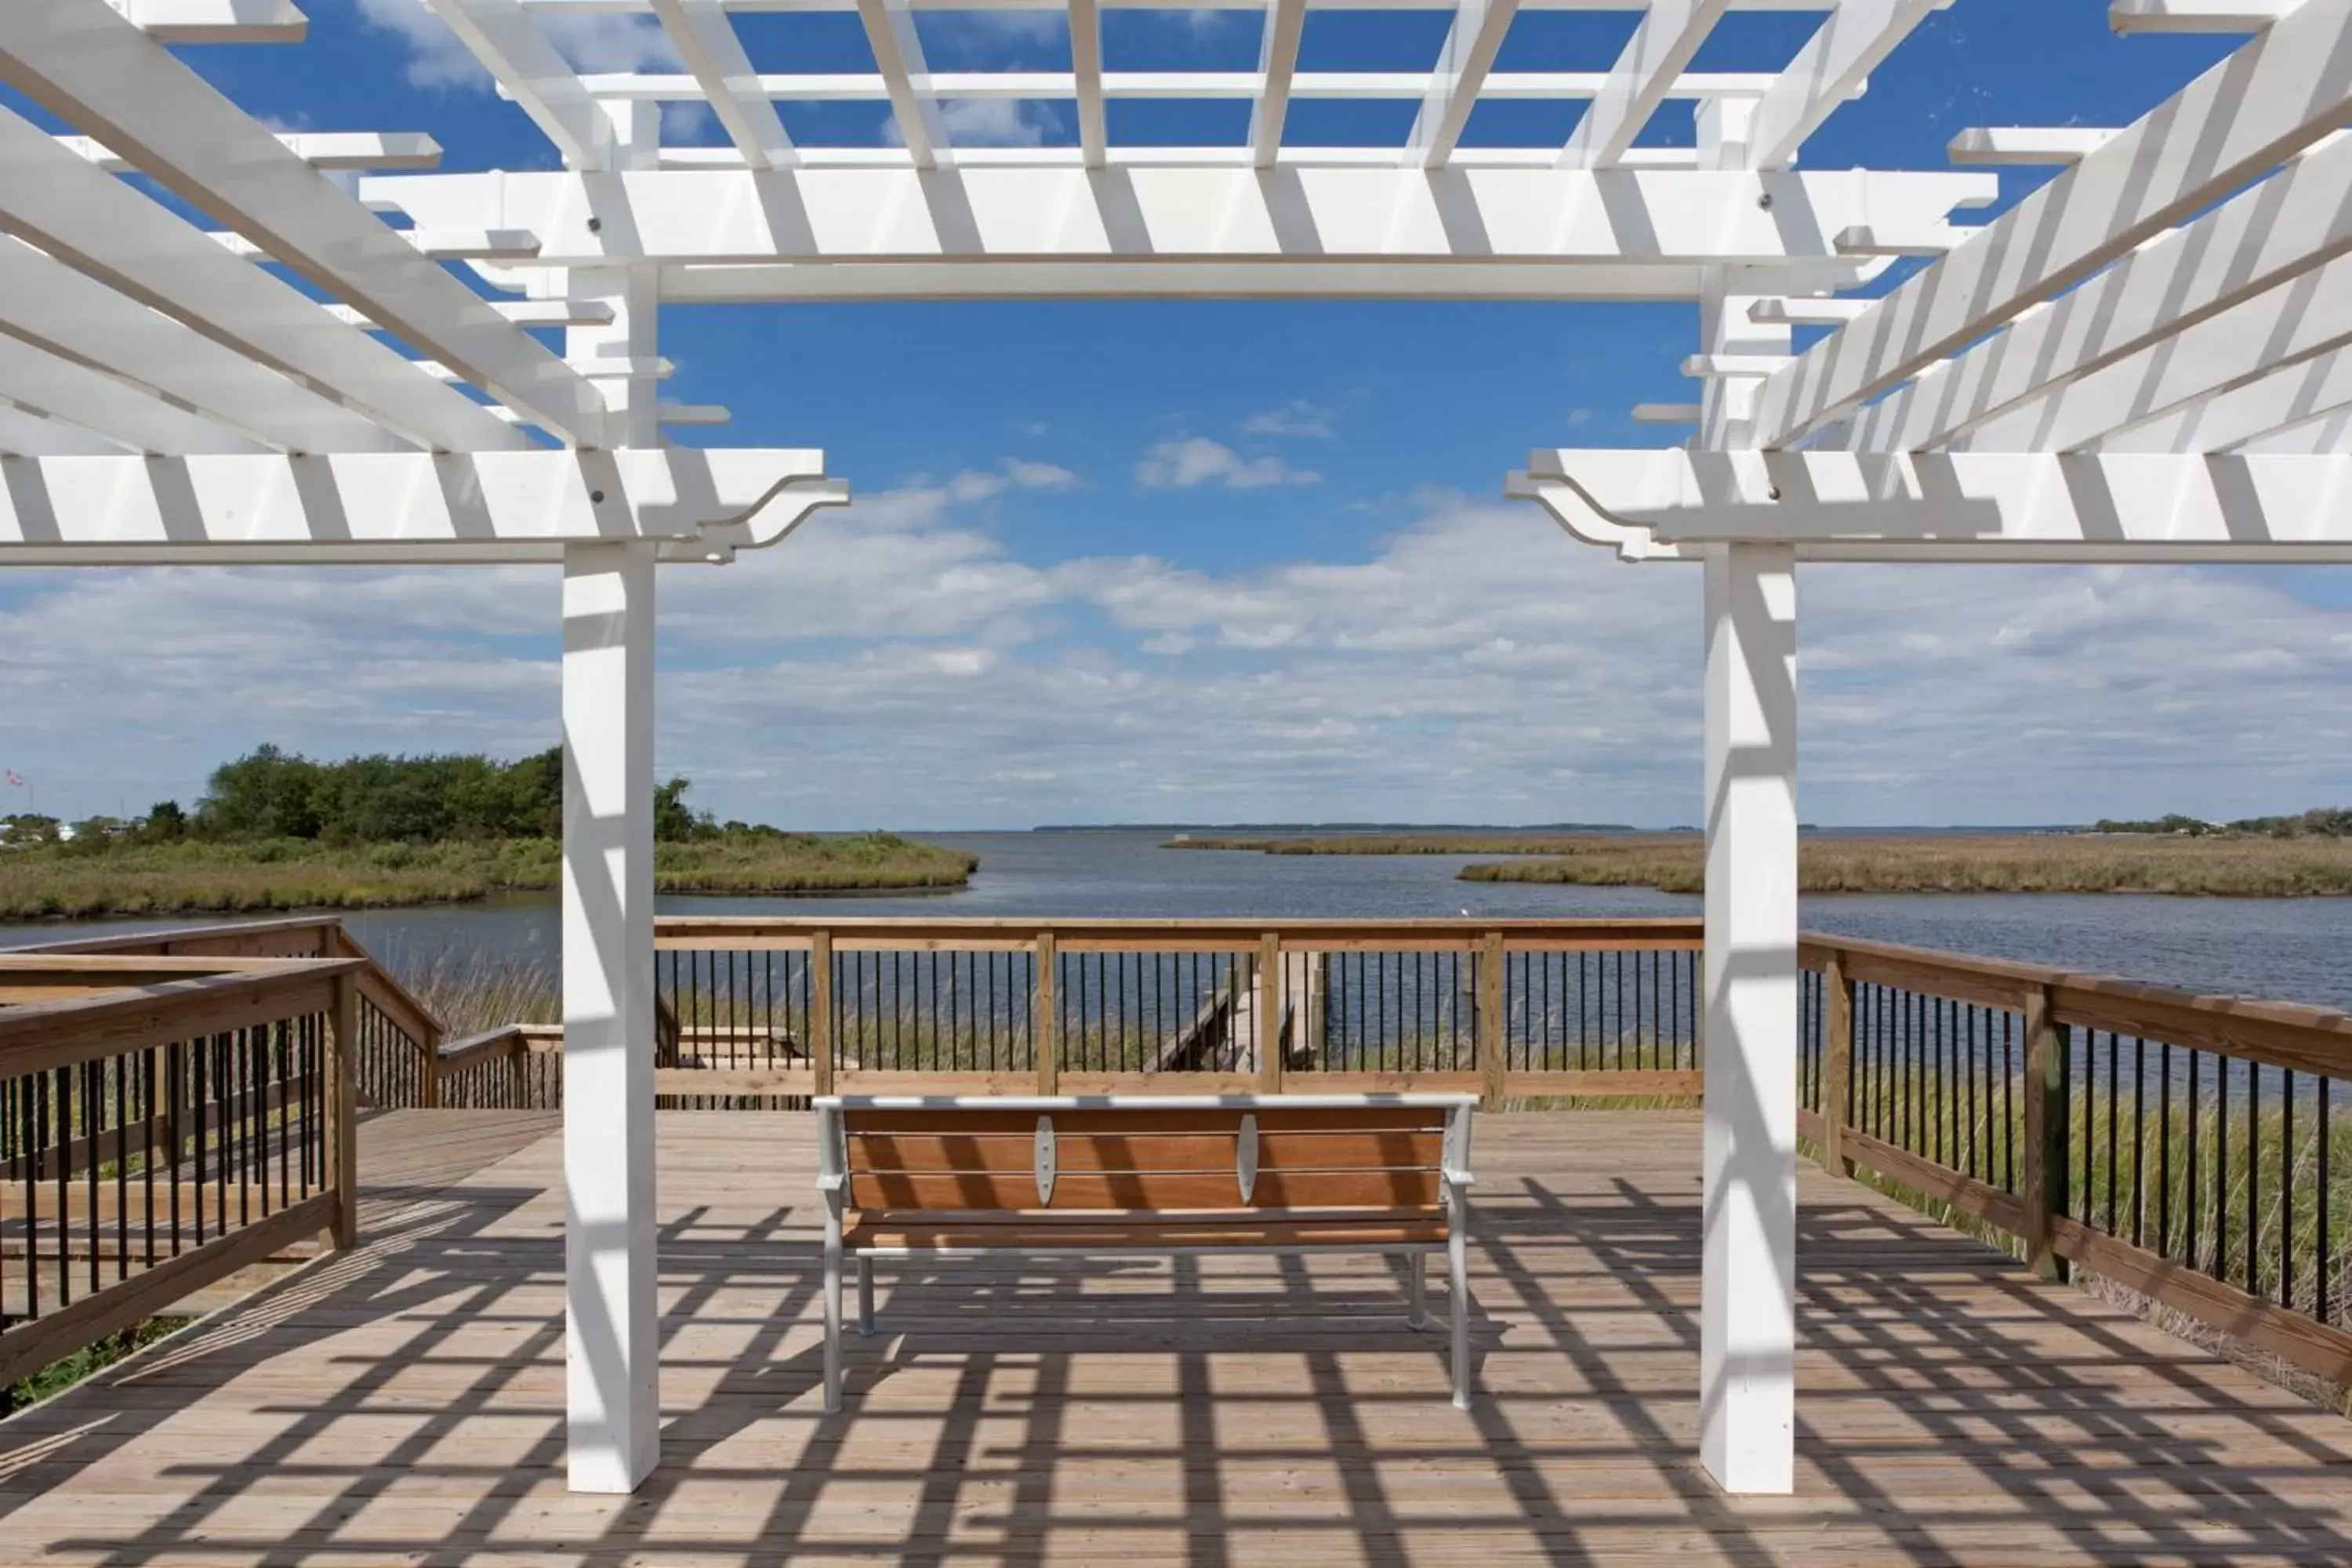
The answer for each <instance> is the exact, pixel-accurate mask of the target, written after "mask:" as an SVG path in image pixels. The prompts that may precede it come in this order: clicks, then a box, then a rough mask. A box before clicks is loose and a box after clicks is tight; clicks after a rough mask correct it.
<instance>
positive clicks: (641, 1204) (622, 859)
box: [563, 542, 661, 1492]
mask: <svg viewBox="0 0 2352 1568" xmlns="http://www.w3.org/2000/svg"><path fill="white" fill-rule="evenodd" d="M654 552H655V547H654V546H653V545H651V544H648V543H640V542H616V543H609V544H607V543H597V544H570V545H566V546H565V547H564V552H563V1182H564V1192H565V1194H566V1210H565V1215H564V1229H563V1290H564V1309H565V1310H564V1360H565V1366H566V1397H565V1413H566V1423H565V1425H566V1432H567V1436H568V1438H569V1455H570V1474H571V1484H572V1490H574V1491H587V1492H626V1491H633V1490H635V1489H636V1486H637V1484H638V1483H639V1482H641V1481H643V1480H644V1479H646V1476H647V1475H648V1474H649V1473H651V1471H652V1470H653V1468H654V1462H655V1460H656V1458H657V1456H658V1453H659V1449H660V1421H661V1400H660V1394H659V1389H658V1387H657V1363H658V1361H659V1355H660V1325H659V1321H658V1313H659V1307H658V1303H657V1302H656V1293H655V1286H656V1269H657V1268H658V1263H657V1259H656V1256H655V1247H654V1235H655V1226H654V993H653V984H654V952H653V946H654V943H653V913H654V910H653V898H654V874H653V852H654V845H653V810H652V806H653V790H654V679H653V675H654V667H653V656H654Z"/></svg>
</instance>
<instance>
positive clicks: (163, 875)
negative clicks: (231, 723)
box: [0, 834, 980, 923]
mask: <svg viewBox="0 0 2352 1568" xmlns="http://www.w3.org/2000/svg"><path fill="white" fill-rule="evenodd" d="M979 865H980V859H979V857H977V856H975V855H971V854H969V853H967V852H965V851H963V850H960V849H950V848H946V847H941V846H939V845H934V844H921V843H917V842H915V841H913V840H911V839H906V838H900V837H897V836H895V835H890V834H864V835H855V836H847V837H803V836H793V835H782V834H777V835H767V836H741V837H721V838H717V839H707V840H696V841H689V842H687V843H682V844H681V843H661V844H656V846H655V847H654V890H655V891H656V893H663V894H675V895H678V896H683V897H705V898H794V899H800V898H830V897H843V898H866V897H872V898H882V897H889V898H903V897H909V896H913V895H916V894H929V893H951V892H956V891H960V890H961V889H963V888H965V887H966V886H968V885H969V884H970V881H971V873H972V872H973V871H974V870H976V869H978V868H979ZM561 882H562V847H561V846H560V845H558V844H557V843H556V842H555V841H554V840H552V839H546V838H531V839H508V840H502V841H496V842H489V843H480V844H470V843H453V844H427V845H415V846H412V845H404V844H387V845H373V846H356V847H341V848H339V847H327V846H324V845H320V844H319V843H317V842H315V841H313V840H305V839H264V840H259V841H256V842H247V843H209V842H202V841H194V840H189V841H183V842H181V843H176V844H160V845H122V846H112V847H105V848H102V849H99V850H94V851H84V850H79V849H77V848H76V847H74V846H73V845H70V844H66V845H38V846H27V847H19V848H0V921H22V922H27V923H30V922H37V921H79V920H130V919H139V918H142V917H146V916H152V915H229V914H278V913H291V912H293V911H296V910H391V909H424V908H429V907H433V906H436V905H447V904H467V903H476V902H479V901H480V900H484V899H487V898H490V897H492V896H494V895H496V894H499V893H507V892H552V891H554V890H555V889H557V888H558V887H559V886H560V885H561Z"/></svg>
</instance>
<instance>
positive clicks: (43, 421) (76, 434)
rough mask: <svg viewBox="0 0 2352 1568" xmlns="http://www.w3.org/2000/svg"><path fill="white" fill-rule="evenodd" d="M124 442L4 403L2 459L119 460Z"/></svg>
mask: <svg viewBox="0 0 2352 1568" xmlns="http://www.w3.org/2000/svg"><path fill="white" fill-rule="evenodd" d="M122 453H123V447H122V446H121V443H120V442H115V441H110V440H108V439H106V437H103V436H98V435H93V434H92V433H90V432H89V431H87V430H84V429H81V428H79V427H78V426H72V425H68V424H64V423H62V422H61V421H59V420H56V419H52V418H50V417H49V416H47V415H45V414H40V413H37V412H35V411H33V410H31V409H28V408H19V407H16V406H15V405H12V404H9V403H7V402H5V400H0V457H9V458H66V457H87V458H117V457H121V455H122Z"/></svg>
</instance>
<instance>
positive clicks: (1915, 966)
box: [1798, 932, 2352, 1077]
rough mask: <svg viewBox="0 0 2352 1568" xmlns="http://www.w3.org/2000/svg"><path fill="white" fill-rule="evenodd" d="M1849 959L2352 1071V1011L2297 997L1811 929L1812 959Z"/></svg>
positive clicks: (1859, 966) (1864, 972)
mask: <svg viewBox="0 0 2352 1568" xmlns="http://www.w3.org/2000/svg"><path fill="white" fill-rule="evenodd" d="M1832 958H1835V959H1837V960H1838V961H1839V963H1840V966H1841V968H1842V970H1843V973H1844V976H1845V978H1846V980H1847V981H1848V982H1850V983H1853V984H1879V985H1887V986H1892V987H1895V988H1896V989H1899V990H1905V991H1914V992H1917V993H1918V994H1922V995H1927V996H1937V997H1941V998H1944V999H1946V1000H1949V1001H1957V1002H1972V1003H1975V1004H1977V1005H1980V1006H1987V1007H1999V1008H2002V1009H2004V1010H2006V1011H2008V1012H2011V1013H2017V1014H2020V1015H2022V1014H2024V1013H2025V1012H2026V1010H2027V1008H2028V1005H2029V1003H2030V1002H2031V1000H2032V998H2033V997H2035V996H2037V995H2046V996H2047V998H2048V1001H2049V1005H2050V1006H2051V1008H2052V1017H2051V1021H2052V1022H2053V1023H2055V1024H2063V1025H2072V1026H2076V1027H2080V1028H2089V1029H2098V1030H2101V1031H2103V1032H2105V1031H2113V1032H2114V1033H2116V1034H2119V1035H2128V1036H2131V1037H2136V1038H2141V1039H2149V1040H2162V1041H2164V1042H2165V1043H2167V1044H2168V1045H2175V1046H2194V1047H2198V1048H2200V1049H2202V1050H2213V1051H2221V1052H2222V1053H2224V1054H2225V1055H2229V1056H2235V1057H2243V1058H2246V1059H2248V1060H2250V1061H2258V1062H2261V1063H2262V1064H2263V1065H2264V1066H2265V1067H2279V1068H2294V1070H2295V1071H2297V1072H2316V1073H2328V1074H2332V1075H2336V1076H2339V1077H2344V1076H2352V1015H2347V1014H2345V1013H2343V1012H2340V1011H2338V1010H2336V1009H2335V1008H2330V1007H2313V1006H2306V1005H2302V1004H2299V1003H2294V1002H2265V1001H2261V1000H2258V999H2255V998H2253V997H2248V996H2223V995H2212V994H2203V993H2199V992H2194V991H2181V990H2176V989H2174V988H2172V987H2169V986H2164V985H2151V984H2147V983H2145V982H2143V981H2137V980H2125V979H2121V978H2119V977H2117V976H2116V975H2112V974H2093V973H2084V972H2083V971H2080V970H2072V969H2057V968H2053V967H2050V966H2048V965H2046V964H2036V963H2012V962H2011V961H2009V960H2007V959H1998V958H1976V957H1971V956H1969V955H1966V954H1962V953H1953V952H1937V951H1935V950H1934V949H1932V948H1923V947H1906V946H1903V945H1901V944H1899V943H1896V942H1869V941H1864V940H1862V939H1859V938H1853V937H1842V936H1827V935H1823V934H1821V933H1819V932H1807V933H1806V934H1805V936H1804V937H1803V939H1802V940H1801V942H1800V944H1799V947H1798V961H1799V963H1801V964H1802V965H1803V966H1804V967H1805V968H1807V969H1812V970H1823V969H1826V967H1827V966H1828V964H1829V963H1830V962H1831V961H1832Z"/></svg>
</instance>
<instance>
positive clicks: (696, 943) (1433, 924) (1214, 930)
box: [654, 915, 1701, 952]
mask: <svg viewBox="0 0 2352 1568" xmlns="http://www.w3.org/2000/svg"><path fill="white" fill-rule="evenodd" d="M1489 932H1498V933H1500V934H1501V936H1502V938H1503V945H1504V947H1505V949H1506V951H1508V952H1542V951H1554V950H1559V949H1563V948H1566V949H1575V950H1582V951H1596V950H1601V949H1612V948H1639V949H1644V950H1647V949H1653V948H1656V949H1673V950H1688V951H1696V950H1697V949H1698V947H1699V946H1700V945H1701V929H1700V925H1699V922H1698V921H1692V920H1622V921H1619V920H1601V921H1546V920H1459V919H1457V920H1433V921H1429V920H1350V921H1324V920H1049V919H1033V918H1022V917H1009V918H1001V919H999V918H991V919H965V920H934V919H929V918H923V917H908V918H899V917H886V916H860V917H849V918H844V919H773V918H770V917H768V916H764V915H737V916H710V917H704V916H675V915H673V916H663V917H661V918H659V919H656V921H654V946H655V947H656V948H657V949H678V948H716V949H731V950H735V951H738V952H742V951H752V952H757V951H762V950H765V951H773V952H807V951H809V950H810V948H811V947H812V946H813V945H814V942H815V940H816V939H817V938H818V937H820V936H823V937H825V938H827V939H829V941H830V942H831V945H832V947H833V950H834V951H835V952H907V951H908V950H923V949H935V950H940V951H950V950H952V951H955V952H991V951H995V952H1004V951H1017V950H1025V949H1028V948H1031V947H1034V945H1035V944H1036V943H1037V942H1039V941H1040V940H1041V939H1043V938H1046V937H1051V938H1053V939H1054V943H1055V947H1056V948H1057V949H1059V950H1060V951H1061V952H1257V951H1258V950H1259V944H1260V943H1261V942H1263V941H1264V940H1265V938H1267V937H1269V936H1271V937H1274V938H1276V941H1277V942H1278V943H1279V945H1280V948H1281V950H1282V951H1283V952H1347V951H1349V950H1352V949H1366V950H1372V949H1377V950H1381V951H1384V952H1475V951H1476V950H1477V949H1478V947H1479V945H1480V944H1481V943H1482V942H1485V940H1486V936H1487V934H1488V933H1489Z"/></svg>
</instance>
